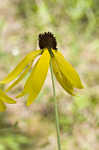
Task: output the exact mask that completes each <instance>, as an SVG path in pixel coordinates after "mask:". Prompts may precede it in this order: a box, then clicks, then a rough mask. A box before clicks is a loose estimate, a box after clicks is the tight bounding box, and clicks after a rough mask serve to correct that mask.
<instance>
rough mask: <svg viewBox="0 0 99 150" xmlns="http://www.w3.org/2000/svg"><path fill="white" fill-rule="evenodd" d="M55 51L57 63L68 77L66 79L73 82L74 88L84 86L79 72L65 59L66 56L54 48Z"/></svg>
mask: <svg viewBox="0 0 99 150" xmlns="http://www.w3.org/2000/svg"><path fill="white" fill-rule="evenodd" d="M53 53H54V58H55V59H56V61H57V65H58V66H59V68H60V70H61V72H62V73H63V75H64V76H65V77H66V79H67V80H68V81H69V82H70V83H71V84H72V86H73V87H74V88H79V89H82V88H84V87H83V85H82V83H81V80H80V78H79V75H78V73H77V72H76V70H75V69H74V68H73V67H72V65H71V64H69V63H68V62H67V61H66V60H65V58H64V56H63V55H62V54H61V53H60V52H59V51H54V50H53Z"/></svg>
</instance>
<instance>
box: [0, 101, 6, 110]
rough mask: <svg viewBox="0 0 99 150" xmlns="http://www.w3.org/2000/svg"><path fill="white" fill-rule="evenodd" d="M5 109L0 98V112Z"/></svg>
mask: <svg viewBox="0 0 99 150" xmlns="http://www.w3.org/2000/svg"><path fill="white" fill-rule="evenodd" d="M5 110H6V106H5V104H4V103H3V102H2V101H1V100H0V112H3V111H5Z"/></svg>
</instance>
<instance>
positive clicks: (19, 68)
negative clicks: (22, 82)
mask: <svg viewBox="0 0 99 150" xmlns="http://www.w3.org/2000/svg"><path fill="white" fill-rule="evenodd" d="M40 53H41V50H36V51H32V52H30V53H28V54H27V55H26V56H25V58H24V59H23V60H22V61H21V62H20V63H19V64H18V65H17V66H16V67H15V69H14V70H13V71H12V72H10V73H9V74H8V76H7V77H5V78H4V79H3V80H2V81H0V84H5V83H9V82H10V81H12V80H14V79H15V78H16V77H17V76H18V75H19V74H20V73H21V72H22V71H23V70H24V69H25V67H26V66H27V65H28V64H29V63H30V62H31V61H34V59H35V58H36V57H37V56H38V55H39V54H40Z"/></svg>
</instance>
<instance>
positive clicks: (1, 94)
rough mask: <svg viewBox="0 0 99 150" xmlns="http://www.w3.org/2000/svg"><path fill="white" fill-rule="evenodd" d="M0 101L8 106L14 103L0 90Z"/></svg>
mask: <svg viewBox="0 0 99 150" xmlns="http://www.w3.org/2000/svg"><path fill="white" fill-rule="evenodd" d="M0 99H1V100H2V101H3V102H6V103H8V104H14V103H16V101H15V100H13V99H12V98H11V97H9V96H7V95H6V94H5V93H4V92H3V91H2V90H1V89H0Z"/></svg>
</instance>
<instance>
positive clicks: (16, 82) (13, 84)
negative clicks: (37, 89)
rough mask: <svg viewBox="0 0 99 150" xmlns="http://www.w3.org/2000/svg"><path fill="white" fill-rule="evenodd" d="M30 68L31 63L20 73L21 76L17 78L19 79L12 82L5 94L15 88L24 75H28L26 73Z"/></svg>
mask: <svg viewBox="0 0 99 150" xmlns="http://www.w3.org/2000/svg"><path fill="white" fill-rule="evenodd" d="M31 66H32V63H31V64H30V65H29V66H27V68H26V69H25V71H24V72H22V73H21V75H20V76H19V78H18V79H17V80H16V81H14V82H13V83H12V84H11V85H10V86H9V87H8V88H7V89H6V92H8V91H9V90H11V89H12V88H13V87H14V86H16V85H17V84H18V83H19V82H20V81H21V80H22V79H23V78H24V77H25V75H26V74H27V73H28V71H29V70H30V68H31Z"/></svg>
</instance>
